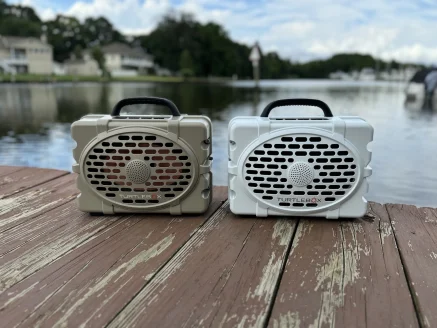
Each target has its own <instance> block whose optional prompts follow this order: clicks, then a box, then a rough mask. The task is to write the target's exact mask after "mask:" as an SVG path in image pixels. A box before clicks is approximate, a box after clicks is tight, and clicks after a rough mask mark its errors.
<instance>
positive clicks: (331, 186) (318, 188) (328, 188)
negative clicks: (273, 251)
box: [243, 134, 358, 208]
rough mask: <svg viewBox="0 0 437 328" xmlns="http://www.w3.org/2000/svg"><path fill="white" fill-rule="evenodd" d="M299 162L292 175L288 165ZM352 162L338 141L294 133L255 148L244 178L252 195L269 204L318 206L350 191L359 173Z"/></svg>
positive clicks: (348, 152)
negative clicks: (298, 166)
mask: <svg viewBox="0 0 437 328" xmlns="http://www.w3.org/2000/svg"><path fill="white" fill-rule="evenodd" d="M282 149H283V150H282ZM267 156H268V157H267ZM301 163H302V165H303V166H302V171H296V172H295V173H294V174H295V175H292V176H291V175H290V170H291V167H293V165H296V164H299V165H301ZM355 163H356V161H355V159H354V157H353V156H352V153H351V152H350V151H349V149H348V148H346V146H344V145H343V144H341V143H338V142H337V141H334V140H332V139H330V138H327V137H319V136H311V135H305V134H293V135H286V136H281V137H277V138H275V139H272V140H269V141H268V142H266V143H263V144H260V145H258V146H257V147H256V148H254V149H253V150H252V152H251V153H250V154H249V155H248V157H247V158H246V161H245V162H244V164H243V168H244V170H243V179H244V181H246V185H247V187H248V188H249V189H250V190H251V191H252V192H253V194H254V195H255V197H257V198H259V199H260V201H262V202H264V203H267V204H268V205H269V206H279V207H288V208H292V207H294V208H296V207H297V208H321V207H328V206H330V205H332V204H333V203H335V202H337V201H339V200H341V199H342V198H344V197H346V196H348V194H349V193H350V192H351V191H352V189H353V187H354V186H355V185H356V181H357V179H356V176H357V175H358V171H357V165H356V164H355ZM351 179H353V180H351ZM279 181H280V182H281V183H277V182H279ZM287 182H288V183H287ZM270 195H278V196H277V197H272V196H270Z"/></svg>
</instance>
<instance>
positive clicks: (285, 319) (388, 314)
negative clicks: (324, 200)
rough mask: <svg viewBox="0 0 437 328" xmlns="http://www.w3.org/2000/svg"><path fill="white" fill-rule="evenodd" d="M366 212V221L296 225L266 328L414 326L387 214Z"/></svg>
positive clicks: (375, 209) (374, 209) (311, 221)
mask: <svg viewBox="0 0 437 328" xmlns="http://www.w3.org/2000/svg"><path fill="white" fill-rule="evenodd" d="M371 207H372V210H371V213H370V216H369V217H368V219H367V220H362V219H360V220H354V221H352V220H351V221H328V220H316V219H308V220H301V221H300V223H299V226H298V229H297V232H296V237H295V239H294V241H293V246H292V250H291V253H290V256H289V258H288V261H287V265H286V267H285V271H284V274H283V277H282V280H281V284H280V287H279V290H278V294H277V297H276V301H275V304H274V307H273V311H272V316H271V318H270V321H269V326H270V327H328V326H329V327H418V322H417V317H416V314H415V310H414V305H413V302H412V298H411V295H410V293H409V290H408V285H407V281H406V278H405V276H404V273H403V268H402V264H401V261H400V258H399V254H398V251H397V249H396V243H395V239H394V236H393V233H392V229H391V226H390V222H389V220H388V216H387V213H386V211H385V208H384V207H383V206H381V205H378V204H372V205H371ZM370 217H374V218H373V219H370Z"/></svg>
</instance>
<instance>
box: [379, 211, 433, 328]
mask: <svg viewBox="0 0 437 328" xmlns="http://www.w3.org/2000/svg"><path fill="white" fill-rule="evenodd" d="M386 207H387V211H388V214H389V216H390V220H391V222H392V226H393V228H394V231H395V235H396V240H397V242H398V247H399V251H400V253H401V255H402V261H403V264H404V267H405V271H406V273H407V276H408V278H409V279H408V280H409V285H410V289H411V291H412V295H413V297H414V300H415V303H416V308H417V310H418V315H419V320H420V323H421V326H422V327H437V210H436V209H433V208H417V207H415V206H409V205H392V204H390V205H386Z"/></svg>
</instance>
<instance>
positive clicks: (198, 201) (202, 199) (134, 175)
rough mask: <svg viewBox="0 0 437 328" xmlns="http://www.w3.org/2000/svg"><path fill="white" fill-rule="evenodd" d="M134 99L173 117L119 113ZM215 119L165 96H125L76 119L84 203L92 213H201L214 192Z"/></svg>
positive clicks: (76, 167)
mask: <svg viewBox="0 0 437 328" xmlns="http://www.w3.org/2000/svg"><path fill="white" fill-rule="evenodd" d="M133 104H152V105H162V106H166V107H167V108H168V109H169V110H170V111H171V114H172V115H120V111H121V109H122V108H123V107H125V106H128V105H133ZM211 130H212V128H211V121H210V119H209V118H208V117H206V116H198V115H181V114H180V113H179V110H178V109H177V107H176V105H175V104H173V103H172V102H171V101H169V100H167V99H163V98H154V97H144V98H128V99H123V100H121V101H120V102H119V103H118V104H117V105H116V106H115V107H114V109H113V111H112V115H87V116H85V117H83V118H81V119H80V120H79V121H77V122H74V123H73V124H72V128H71V132H72V137H73V139H74V140H75V141H76V143H77V147H76V148H75V149H74V150H73V156H74V159H75V160H76V163H75V164H74V165H73V171H74V172H76V173H78V174H79V176H78V179H77V186H78V188H79V189H80V191H81V194H80V195H79V197H78V204H79V208H80V209H81V210H82V211H85V212H91V213H105V214H112V213H171V214H183V213H203V212H204V211H205V210H206V209H207V208H208V206H209V204H210V201H211V198H212V173H211V164H212V158H211V132H212V131H211Z"/></svg>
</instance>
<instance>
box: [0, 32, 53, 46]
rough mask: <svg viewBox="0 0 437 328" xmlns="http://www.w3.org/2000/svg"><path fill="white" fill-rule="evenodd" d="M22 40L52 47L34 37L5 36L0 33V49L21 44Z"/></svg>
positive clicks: (34, 44) (35, 44) (33, 44)
mask: <svg viewBox="0 0 437 328" xmlns="http://www.w3.org/2000/svg"><path fill="white" fill-rule="evenodd" d="M23 42H27V43H31V44H32V46H40V47H50V48H51V47H52V46H51V45H50V44H48V43H46V42H44V41H42V40H40V39H38V38H34V37H20V36H5V35H0V49H9V48H13V47H15V46H22V43H23Z"/></svg>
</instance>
